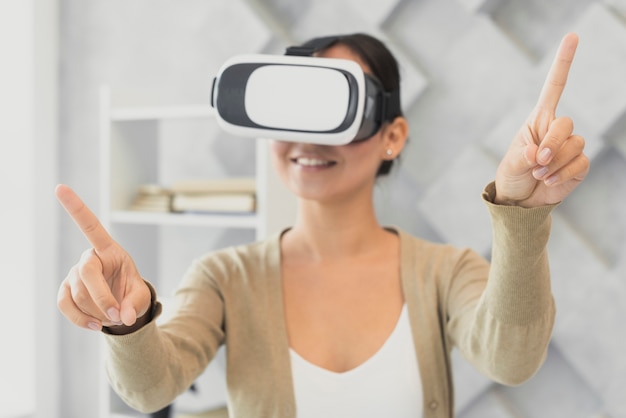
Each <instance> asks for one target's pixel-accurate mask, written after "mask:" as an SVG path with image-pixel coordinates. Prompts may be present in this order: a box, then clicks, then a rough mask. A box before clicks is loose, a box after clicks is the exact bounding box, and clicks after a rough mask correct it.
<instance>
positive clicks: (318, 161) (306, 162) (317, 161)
mask: <svg viewBox="0 0 626 418" xmlns="http://www.w3.org/2000/svg"><path fill="white" fill-rule="evenodd" d="M291 161H292V162H294V163H295V164H298V165H300V166H302V167H330V166H332V165H335V164H336V163H335V162H334V161H332V160H325V159H322V158H312V157H297V158H292V159H291Z"/></svg>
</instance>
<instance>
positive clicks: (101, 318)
mask: <svg viewBox="0 0 626 418" xmlns="http://www.w3.org/2000/svg"><path fill="white" fill-rule="evenodd" d="M55 193H56V197H57V199H58V200H59V202H60V203H61V205H63V207H64V208H65V210H66V211H67V213H68V214H69V215H70V216H71V217H72V219H73V220H74V222H75V223H76V225H78V227H79V228H80V230H81V231H82V233H83V234H84V235H85V237H86V238H87V240H88V241H89V242H90V243H91V245H92V246H93V248H90V249H89V250H87V251H85V252H84V253H83V255H82V256H81V258H80V260H79V261H78V263H77V264H76V265H75V266H74V267H72V268H71V269H70V271H69V273H68V275H67V277H66V278H65V280H63V282H62V283H61V286H60V288H59V294H58V300H57V305H58V307H59V310H60V311H61V312H62V313H63V315H65V317H66V318H67V319H68V320H70V321H71V322H72V323H74V324H75V325H78V326H79V327H82V328H87V329H92V330H95V331H99V330H101V329H102V327H103V326H106V327H112V328H116V326H120V327H121V328H123V326H127V327H128V326H132V325H135V323H136V321H137V319H138V318H140V317H142V316H143V315H144V314H145V313H146V312H147V311H148V309H150V306H151V294H150V289H149V288H148V285H147V284H146V283H145V282H144V280H143V278H142V277H141V276H140V275H139V273H138V272H137V268H136V267H135V263H134V261H133V260H132V258H131V257H130V256H129V255H128V253H127V252H126V251H125V250H124V249H123V248H122V247H121V246H120V245H119V244H118V243H117V242H115V241H114V240H113V239H112V238H111V236H110V235H109V233H108V232H107V231H106V230H105V229H104V227H103V226H102V224H101V223H100V221H99V220H98V218H97V217H96V216H95V215H94V214H93V212H92V211H91V210H90V209H89V208H88V207H87V206H86V205H85V204H84V203H83V201H82V200H81V199H80V198H79V197H78V195H77V194H76V193H74V191H73V190H72V189H70V188H69V187H68V186H65V185H58V186H57V188H56V190H55Z"/></svg>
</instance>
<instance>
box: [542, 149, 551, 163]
mask: <svg viewBox="0 0 626 418" xmlns="http://www.w3.org/2000/svg"><path fill="white" fill-rule="evenodd" d="M551 155H552V151H550V148H544V149H542V150H541V152H540V153H539V161H540V162H542V163H547V162H548V160H549V159H550V156H551Z"/></svg>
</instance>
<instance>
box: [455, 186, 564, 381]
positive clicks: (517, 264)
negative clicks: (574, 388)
mask: <svg viewBox="0 0 626 418" xmlns="http://www.w3.org/2000/svg"><path fill="white" fill-rule="evenodd" d="M494 194H495V185H494V183H491V184H489V185H488V186H487V187H486V189H485V192H484V193H483V199H484V201H485V204H486V205H487V208H488V210H489V213H490V215H491V220H492V225H493V246H492V255H491V265H490V268H489V272H488V278H487V280H486V283H484V278H483V279H482V280H481V278H480V277H476V276H473V274H474V273H475V272H473V271H472V270H471V269H470V271H469V272H468V271H465V270H464V269H463V266H464V264H468V263H465V262H464V261H463V260H460V261H459V262H458V263H457V264H456V269H457V270H458V271H456V272H454V273H453V274H452V277H454V278H453V279H452V281H451V283H450V285H449V290H448V292H449V294H448V298H447V299H448V301H447V309H448V311H447V312H448V326H447V334H448V337H449V338H450V339H451V340H452V343H453V344H454V345H456V346H457V348H458V349H459V350H460V351H461V354H462V355H463V356H464V357H465V358H466V359H467V360H468V361H469V362H470V363H472V364H473V365H474V367H476V368H477V369H478V370H479V371H481V372H482V373H483V374H485V375H486V376H488V377H489V378H491V379H493V380H495V381H497V382H499V383H503V384H507V385H517V384H521V383H523V382H524V381H526V380H528V379H529V378H530V377H532V376H533V375H534V374H535V373H536V371H537V370H538V369H539V368H540V367H541V365H542V364H543V362H544V360H545V357H546V353H547V348H548V344H549V342H550V337H551V333H552V327H553V325H554V318H555V305H554V298H553V296H552V292H551V288H550V271H549V265H548V255H547V248H546V247H547V243H548V238H549V234H550V213H551V211H552V209H553V208H554V206H555V205H551V206H545V207H538V208H530V209H528V208H521V207H516V206H500V205H496V204H494V203H492V201H493V196H494ZM481 281H482V282H483V283H482V284H481Z"/></svg>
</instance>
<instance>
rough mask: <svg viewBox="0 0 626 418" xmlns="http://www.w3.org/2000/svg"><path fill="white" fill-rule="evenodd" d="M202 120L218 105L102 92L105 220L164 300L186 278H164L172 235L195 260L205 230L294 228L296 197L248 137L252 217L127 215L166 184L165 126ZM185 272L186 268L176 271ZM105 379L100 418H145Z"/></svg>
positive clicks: (254, 234)
mask: <svg viewBox="0 0 626 418" xmlns="http://www.w3.org/2000/svg"><path fill="white" fill-rule="evenodd" d="M115 99H117V97H116V98H115ZM198 120H200V121H204V122H207V123H209V124H210V123H216V122H215V121H214V111H213V108H211V107H210V106H208V105H206V106H197V105H192V106H188V105H182V106H154V105H148V106H145V105H144V106H142V105H140V106H137V105H128V104H124V103H123V102H121V103H120V102H119V101H118V100H114V98H113V94H112V91H111V89H110V88H109V87H108V86H103V87H102V88H101V92H100V154H101V164H102V165H101V168H100V190H101V195H100V213H99V216H100V219H101V221H102V223H103V225H104V226H105V228H107V230H108V231H109V232H110V233H111V235H112V236H113V238H114V239H115V240H116V241H118V242H119V243H120V244H121V245H122V246H123V247H124V248H125V249H126V250H127V251H128V252H129V253H130V254H131V256H132V257H133V259H134V260H135V262H136V264H137V266H138V268H139V270H140V271H141V273H142V275H143V276H144V277H146V278H148V280H150V281H151V282H152V283H153V284H154V285H155V287H156V288H157V292H159V294H160V295H162V293H161V289H173V288H174V287H175V285H176V281H177V280H179V279H180V276H177V277H163V276H164V274H163V270H167V269H164V268H163V266H162V264H161V263H162V262H163V260H164V259H167V258H168V257H169V254H170V253H169V252H168V250H166V249H164V248H165V247H164V245H166V244H167V241H168V239H169V238H170V237H171V236H172V234H174V236H175V237H176V239H175V244H173V245H176V246H177V248H176V251H175V252H177V253H179V254H180V253H184V252H185V249H181V248H180V247H181V243H182V245H183V246H184V245H187V244H188V245H189V251H188V252H189V255H188V258H187V263H189V262H191V260H192V259H193V258H194V257H196V256H198V255H199V252H201V251H202V252H204V251H205V250H209V249H211V248H204V249H203V248H198V246H197V242H198V236H200V237H203V234H204V233H205V231H206V233H207V234H210V233H211V232H212V233H215V231H216V230H218V231H228V230H230V231H239V234H238V235H237V236H236V238H235V240H237V239H240V240H242V241H244V242H245V241H251V240H254V239H263V238H264V237H267V236H268V235H270V234H272V233H275V232H278V231H280V230H281V229H283V228H284V227H286V226H289V225H291V224H292V221H293V219H294V216H295V199H294V198H293V196H292V195H291V194H290V192H289V191H288V190H287V189H286V188H285V186H284V185H283V184H282V183H281V182H280V180H279V179H278V177H277V175H276V174H275V172H274V170H273V169H272V167H271V163H270V156H269V152H268V144H267V142H266V141H264V140H256V141H253V140H249V139H241V141H246V142H245V143H244V144H245V146H248V144H249V146H254V147H255V151H254V153H253V154H254V156H255V157H254V158H255V161H250V164H254V166H255V170H254V171H255V173H254V176H255V178H256V198H257V209H256V211H255V212H254V213H250V214H235V215H224V214H215V215H213V214H179V213H167V212H166V213H152V212H138V211H132V210H129V209H128V208H129V207H130V205H131V203H132V202H133V200H134V198H135V195H136V192H137V190H138V187H139V186H140V185H143V184H162V178H161V176H162V171H163V170H162V167H160V164H162V163H163V161H164V159H166V158H167V156H164V155H162V153H161V152H160V151H161V149H160V148H161V147H162V146H163V139H162V138H160V126H161V124H163V123H168V122H171V121H176V123H183V124H184V123H187V122H194V121H195V122H197V121H198ZM204 139H205V138H200V139H198V141H202V140H204ZM165 140H166V141H167V138H166V139H165ZM174 163H176V162H174ZM178 163H179V164H180V161H178ZM168 164H169V163H168ZM182 170H183V171H184V167H182ZM164 186H167V185H166V184H164ZM164 237H165V238H164ZM187 238H189V239H187ZM209 241H210V240H209ZM231 241H232V240H231ZM244 242H241V243H244ZM194 246H195V247H194ZM182 270H183V268H182V267H180V268H178V269H177V271H182ZM163 293H166V294H167V292H163ZM167 296H169V295H166V297H167ZM101 376H102V377H101V379H100V380H101V384H100V387H101V390H100V393H101V397H100V399H101V402H100V404H101V408H100V414H99V418H127V417H142V416H143V415H141V414H139V413H137V412H134V411H133V410H131V409H130V408H128V407H127V406H125V405H124V404H123V402H121V400H119V398H117V396H116V395H115V394H114V393H113V392H112V391H111V389H110V387H109V384H108V382H107V380H106V376H105V375H104V371H103V370H102V371H101Z"/></svg>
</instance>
